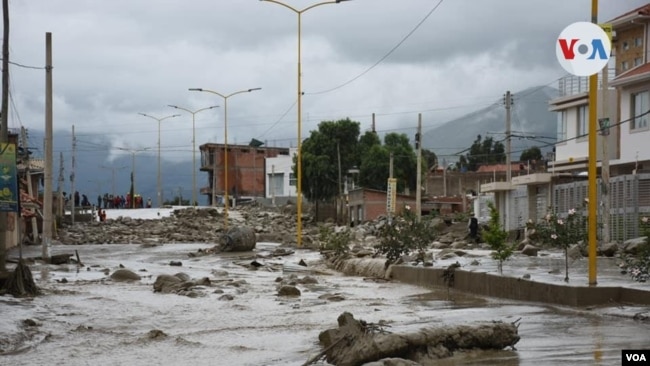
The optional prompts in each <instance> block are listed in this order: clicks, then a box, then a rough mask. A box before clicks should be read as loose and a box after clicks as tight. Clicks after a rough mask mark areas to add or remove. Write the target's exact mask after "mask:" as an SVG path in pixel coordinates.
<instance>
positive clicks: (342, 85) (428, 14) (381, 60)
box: [305, 0, 444, 95]
mask: <svg viewBox="0 0 650 366" xmlns="http://www.w3.org/2000/svg"><path fill="white" fill-rule="evenodd" d="M443 1H444V0H439V1H438V3H437V4H436V5H435V6H434V7H433V8H432V9H431V10H430V11H429V12H428V13H427V15H425V16H424V18H422V20H420V22H419V23H418V24H416V25H415V27H413V29H411V31H410V32H408V33H407V34H406V36H404V38H402V40H401V41H399V42H397V44H396V45H395V46H394V47H393V48H391V49H390V51H388V52H387V53H386V54H385V55H384V56H382V57H381V58H380V59H379V60H378V61H377V62H375V63H374V64H373V65H372V66H370V67H369V68H367V69H366V70H365V71H363V72H362V73H360V74H359V75H357V76H355V77H353V78H352V79H350V80H348V81H346V82H345V83H343V84H341V85H339V86H337V87H334V88H331V89H327V90H322V91H319V92H314V93H305V94H308V95H317V94H325V93H329V92H331V91H334V90H337V89H341V88H342V87H344V86H346V85H349V84H351V83H352V82H354V81H355V80H357V79H359V78H360V77H362V76H363V75H365V74H367V73H368V72H370V70H372V69H374V68H375V67H376V66H377V65H379V64H380V63H382V62H383V61H384V60H385V59H387V58H388V56H390V55H391V54H393V52H395V51H396V50H397V49H398V48H399V47H400V46H401V45H402V44H403V43H404V42H406V40H407V39H408V38H409V37H411V35H413V33H415V31H416V30H418V28H420V26H421V25H422V24H424V22H425V21H426V20H427V19H428V18H429V17H430V16H431V14H433V13H434V12H435V11H436V9H438V7H439V6H440V4H442V2H443Z"/></svg>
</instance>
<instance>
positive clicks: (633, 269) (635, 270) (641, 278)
mask: <svg viewBox="0 0 650 366" xmlns="http://www.w3.org/2000/svg"><path fill="white" fill-rule="evenodd" d="M640 221H641V235H642V236H645V244H644V245H642V246H641V248H640V250H639V251H638V252H637V253H636V254H635V255H630V254H628V255H622V256H621V257H622V259H623V262H622V263H621V264H620V267H621V268H622V270H623V273H627V274H629V275H630V277H632V279H633V280H634V281H638V282H646V281H648V280H650V219H649V218H648V217H645V216H644V217H642V218H641V220H640Z"/></svg>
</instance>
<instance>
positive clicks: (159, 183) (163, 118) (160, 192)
mask: <svg viewBox="0 0 650 366" xmlns="http://www.w3.org/2000/svg"><path fill="white" fill-rule="evenodd" d="M138 114H139V115H141V116H145V117H149V118H151V119H155V120H156V121H158V192H157V195H158V208H161V207H162V180H161V177H160V122H162V121H164V120H166V119H167V118H174V117H179V116H180V114H172V115H171V116H166V117H162V118H156V117H154V116H150V115H148V114H146V113H138ZM131 199H133V197H131Z"/></svg>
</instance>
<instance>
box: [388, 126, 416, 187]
mask: <svg viewBox="0 0 650 366" xmlns="http://www.w3.org/2000/svg"><path fill="white" fill-rule="evenodd" d="M384 145H385V146H386V149H388V152H389V153H393V176H394V177H395V178H397V191H398V192H401V191H404V189H405V188H406V187H408V188H410V189H415V185H416V182H417V181H416V175H417V158H416V156H415V151H414V150H413V146H411V143H410V142H409V138H408V136H406V134H403V133H400V134H398V133H394V132H393V133H389V134H387V135H386V136H384Z"/></svg>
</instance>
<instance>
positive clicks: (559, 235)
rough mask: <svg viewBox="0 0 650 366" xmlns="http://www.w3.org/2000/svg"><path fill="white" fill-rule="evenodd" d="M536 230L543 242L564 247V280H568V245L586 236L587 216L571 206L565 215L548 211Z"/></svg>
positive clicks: (583, 239) (582, 239)
mask: <svg viewBox="0 0 650 366" xmlns="http://www.w3.org/2000/svg"><path fill="white" fill-rule="evenodd" d="M537 232H538V233H539V235H540V238H542V240H543V241H544V242H545V243H551V244H552V245H553V246H556V247H560V248H562V249H564V265H565V272H564V273H565V276H564V281H565V282H569V247H570V246H571V245H572V244H577V243H579V242H580V241H585V239H586V238H587V218H586V217H585V216H584V215H583V214H582V213H579V212H577V211H576V210H575V209H573V208H572V209H570V210H569V212H568V213H567V214H566V216H560V215H558V214H555V213H549V214H547V215H546V216H545V217H544V219H543V220H542V221H541V222H540V224H539V225H538V226H537Z"/></svg>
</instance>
